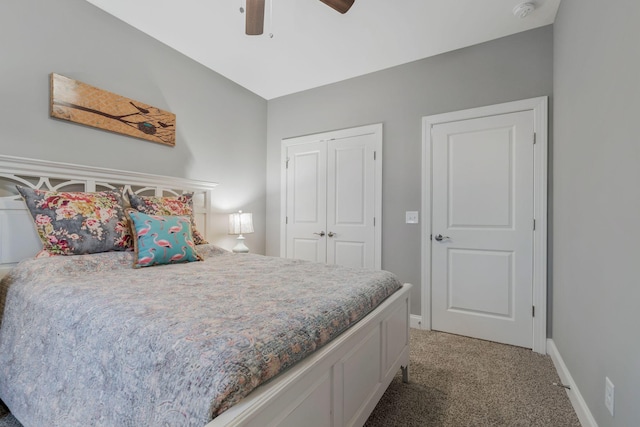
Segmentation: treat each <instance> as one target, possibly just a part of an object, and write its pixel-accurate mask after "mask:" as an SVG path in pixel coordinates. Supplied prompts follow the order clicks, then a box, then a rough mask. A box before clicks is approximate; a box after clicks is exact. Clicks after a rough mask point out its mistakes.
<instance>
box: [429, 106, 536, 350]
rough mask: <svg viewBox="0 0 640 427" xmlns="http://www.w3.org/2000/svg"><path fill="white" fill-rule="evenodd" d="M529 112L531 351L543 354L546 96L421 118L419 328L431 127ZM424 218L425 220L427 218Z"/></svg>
mask: <svg viewBox="0 0 640 427" xmlns="http://www.w3.org/2000/svg"><path fill="white" fill-rule="evenodd" d="M529 110H532V111H533V116H534V124H533V129H534V132H535V135H536V137H535V138H536V139H535V144H534V146H533V147H534V150H533V152H534V154H533V159H534V160H533V162H534V165H533V173H534V189H533V197H534V201H533V205H534V207H533V210H534V212H533V215H534V216H533V217H534V219H535V232H534V233H533V295H532V297H533V298H532V301H533V305H534V307H535V316H534V317H533V331H532V334H533V343H532V344H533V345H532V347H533V351H535V352H537V353H542V354H546V347H547V170H548V165H547V159H548V97H546V96H542V97H538V98H531V99H524V100H520V101H513V102H506V103H503V104H496V105H490V106H485V107H478V108H471V109H468V110H461V111H454V112H449V113H442V114H435V115H431V116H426V117H423V118H422V212H423V215H424V216H425V220H424V221H422V237H421V248H422V256H421V278H422V288H421V322H420V327H421V329H431V234H432V231H431V214H432V210H431V197H432V179H431V177H432V171H431V166H432V163H431V161H432V139H431V128H432V127H433V126H435V125H438V124H442V123H448V122H453V121H460V120H468V119H475V118H482V117H487V116H495V115H500V114H507V113H514V112H519V111H529ZM427 218H428V220H427Z"/></svg>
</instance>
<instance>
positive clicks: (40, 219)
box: [36, 214, 51, 226]
mask: <svg viewBox="0 0 640 427" xmlns="http://www.w3.org/2000/svg"><path fill="white" fill-rule="evenodd" d="M36 224H37V225H42V226H45V225H47V224H51V218H50V217H49V216H47V215H42V214H38V215H36Z"/></svg>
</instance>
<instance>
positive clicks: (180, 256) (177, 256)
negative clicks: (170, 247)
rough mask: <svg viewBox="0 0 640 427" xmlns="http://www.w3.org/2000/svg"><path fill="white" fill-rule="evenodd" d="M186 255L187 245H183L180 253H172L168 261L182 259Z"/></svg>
mask: <svg viewBox="0 0 640 427" xmlns="http://www.w3.org/2000/svg"><path fill="white" fill-rule="evenodd" d="M186 256H187V247H186V246H183V247H182V253H180V254H175V255H173V256H172V257H171V258H169V262H178V261H180V260H182V259H184V257H186Z"/></svg>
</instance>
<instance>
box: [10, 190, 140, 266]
mask: <svg viewBox="0 0 640 427" xmlns="http://www.w3.org/2000/svg"><path fill="white" fill-rule="evenodd" d="M16 188H17V189H18V191H19V192H20V194H21V195H22V197H23V198H24V200H25V202H26V203H27V207H28V208H29V212H31V216H32V217H33V219H34V222H35V225H36V230H37V231H38V235H39V236H40V239H41V240H42V243H43V250H42V251H41V252H40V253H39V254H38V255H37V256H38V257H42V256H51V255H81V254H92V253H97V252H107V251H122V250H125V249H129V248H130V247H131V246H132V242H131V234H130V232H129V227H128V226H127V218H126V216H125V213H124V209H123V207H122V196H121V194H120V193H118V192H117V191H100V192H96V193H84V192H58V191H49V190H34V189H32V188H28V187H22V186H20V185H17V186H16Z"/></svg>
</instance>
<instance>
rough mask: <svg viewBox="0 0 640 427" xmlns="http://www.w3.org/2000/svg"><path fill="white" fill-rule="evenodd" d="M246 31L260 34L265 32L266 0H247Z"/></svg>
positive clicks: (251, 34) (251, 33)
mask: <svg viewBox="0 0 640 427" xmlns="http://www.w3.org/2000/svg"><path fill="white" fill-rule="evenodd" d="M246 6H247V8H246V15H247V17H246V23H245V33H246V34H247V35H248V36H259V35H260V34H262V33H263V32H264V0H247V5H246Z"/></svg>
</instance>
